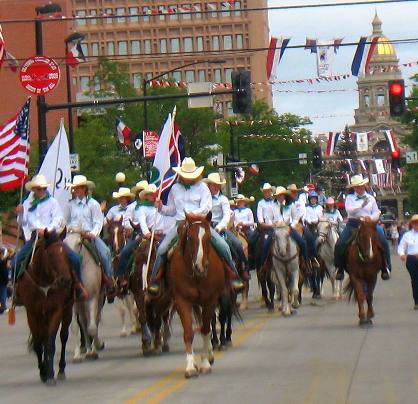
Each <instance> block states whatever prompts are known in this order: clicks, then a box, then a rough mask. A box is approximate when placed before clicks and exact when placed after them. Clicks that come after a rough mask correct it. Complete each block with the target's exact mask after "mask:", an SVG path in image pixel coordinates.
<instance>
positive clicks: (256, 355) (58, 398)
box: [0, 258, 418, 404]
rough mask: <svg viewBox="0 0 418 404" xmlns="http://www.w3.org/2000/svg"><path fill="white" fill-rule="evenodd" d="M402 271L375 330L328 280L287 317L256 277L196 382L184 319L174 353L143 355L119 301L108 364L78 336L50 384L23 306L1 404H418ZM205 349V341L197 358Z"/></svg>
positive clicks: (8, 340) (383, 289)
mask: <svg viewBox="0 0 418 404" xmlns="http://www.w3.org/2000/svg"><path fill="white" fill-rule="evenodd" d="M394 267H395V269H394V273H393V276H392V279H391V280H390V281H388V282H382V281H380V280H379V282H378V284H377V287H376V294H375V312H376V317H375V319H374V326H373V328H370V329H367V330H365V329H360V328H359V327H358V325H357V324H358V317H357V306H356V305H354V304H353V303H347V301H345V300H343V301H335V300H333V299H332V298H331V297H330V296H331V293H330V288H329V284H328V283H327V284H326V287H325V296H324V298H323V299H322V301H321V302H320V303H319V304H316V305H314V304H312V301H311V299H310V296H309V293H308V291H305V293H304V304H303V305H302V306H301V307H300V308H299V309H298V311H297V314H295V315H294V316H292V317H290V318H284V317H282V316H281V315H280V314H279V313H278V312H277V311H276V312H275V313H274V314H267V312H266V309H265V308H261V307H260V301H259V290H258V286H257V283H256V281H255V280H254V279H253V281H252V293H251V298H250V300H251V302H250V308H249V310H247V311H245V312H243V319H244V321H243V323H239V322H235V325H234V335H233V344H234V346H233V347H232V348H230V349H229V350H228V351H223V352H218V353H217V354H216V360H215V364H214V366H213V371H212V373H211V374H210V375H205V376H203V375H201V376H200V377H198V378H195V379H192V380H186V379H184V367H185V355H184V351H183V341H182V335H181V327H180V325H179V320H178V317H177V316H176V317H175V318H174V321H173V336H172V338H171V342H170V347H171V350H170V352H169V353H167V354H162V355H160V356H154V357H149V358H144V357H142V356H141V355H140V354H139V337H138V335H131V336H129V337H126V338H121V337H120V336H119V332H120V319H119V315H118V312H117V310H116V308H115V305H106V306H105V310H104V316H103V321H102V324H101V326H100V335H101V337H102V338H103V339H104V341H105V344H106V347H105V350H104V351H102V352H100V357H99V359H98V360H96V361H87V362H84V363H81V364H73V363H71V357H72V352H73V348H74V340H72V339H71V338H70V342H69V349H68V351H67V358H68V364H67V380H66V381H64V382H59V383H58V384H57V386H56V387H46V386H44V385H43V384H42V383H41V382H40V380H39V377H38V371H37V366H36V358H35V355H34V354H30V353H28V352H27V349H26V342H27V337H28V328H27V325H26V316H25V312H24V310H23V309H21V308H20V309H19V310H18V312H17V323H16V325H15V326H13V327H11V326H8V324H7V316H0V368H1V370H0V374H1V376H0V403H7V404H9V403H30V404H36V403H89V404H91V403H136V402H147V403H158V402H170V403H231V404H235V403H237V404H244V403H258V404H261V403H289V404H296V403H318V404H327V403H353V404H354V403H359V404H367V403H376V404H381V403H388V404H389V403H390V404H392V403H402V404H408V403H411V404H414V403H418V311H414V310H413V302H412V297H411V290H410V282H409V276H408V274H407V272H406V270H405V268H404V266H403V265H402V264H401V263H400V261H399V260H398V259H397V258H395V259H394ZM201 345H202V342H201V338H200V337H199V336H196V338H195V352H196V353H198V352H199V349H200V347H201ZM57 349H59V346H58V347H57Z"/></svg>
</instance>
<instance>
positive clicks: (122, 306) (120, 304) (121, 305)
mask: <svg viewBox="0 0 418 404" xmlns="http://www.w3.org/2000/svg"><path fill="white" fill-rule="evenodd" d="M116 307H117V308H118V311H119V315H120V319H121V320H122V329H121V330H120V333H119V336H120V337H127V336H128V329H127V327H126V296H123V297H120V298H118V300H117V303H116Z"/></svg>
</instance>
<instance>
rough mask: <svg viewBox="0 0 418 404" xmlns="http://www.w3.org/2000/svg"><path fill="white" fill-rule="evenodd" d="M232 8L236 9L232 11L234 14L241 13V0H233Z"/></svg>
mask: <svg viewBox="0 0 418 404" xmlns="http://www.w3.org/2000/svg"><path fill="white" fill-rule="evenodd" d="M234 8H235V10H237V11H234V14H235V16H239V15H241V11H240V10H239V9H240V8H241V2H240V1H234Z"/></svg>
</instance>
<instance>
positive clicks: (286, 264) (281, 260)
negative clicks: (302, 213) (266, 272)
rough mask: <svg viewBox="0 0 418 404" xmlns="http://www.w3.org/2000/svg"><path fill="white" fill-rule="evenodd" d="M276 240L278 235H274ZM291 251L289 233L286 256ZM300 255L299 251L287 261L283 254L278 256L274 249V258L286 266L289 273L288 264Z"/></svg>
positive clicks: (288, 235) (287, 235) (288, 234)
mask: <svg viewBox="0 0 418 404" xmlns="http://www.w3.org/2000/svg"><path fill="white" fill-rule="evenodd" d="M274 238H276V233H274ZM289 249H290V233H287V234H286V254H287V252H288V251H289ZM298 255H299V251H298V250H297V251H296V253H295V254H294V255H292V256H291V257H290V258H286V259H285V258H283V256H282V255H281V254H276V253H275V249H274V248H273V249H272V256H273V257H274V258H276V259H277V260H278V261H279V262H281V263H282V264H283V265H284V267H285V270H286V271H287V266H288V264H289V263H290V262H292V261H293V260H294V259H295V258H296V257H297V256H298Z"/></svg>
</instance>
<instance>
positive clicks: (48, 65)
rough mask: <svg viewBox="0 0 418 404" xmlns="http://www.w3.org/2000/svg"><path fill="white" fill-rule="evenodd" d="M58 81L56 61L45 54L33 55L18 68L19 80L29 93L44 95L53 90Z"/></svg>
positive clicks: (58, 72)
mask: <svg viewBox="0 0 418 404" xmlns="http://www.w3.org/2000/svg"><path fill="white" fill-rule="evenodd" d="M59 81H60V69H59V67H58V65H57V63H56V62H55V60H53V59H50V58H48V57H46V56H33V57H31V58H29V59H28V60H26V61H25V63H23V65H22V67H21V68H20V82H21V83H22V86H23V87H24V88H25V89H26V90H27V91H29V92H30V93H31V94H35V95H45V94H46V93H49V92H50V91H52V90H54V89H55V87H57V85H58V83H59Z"/></svg>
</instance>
